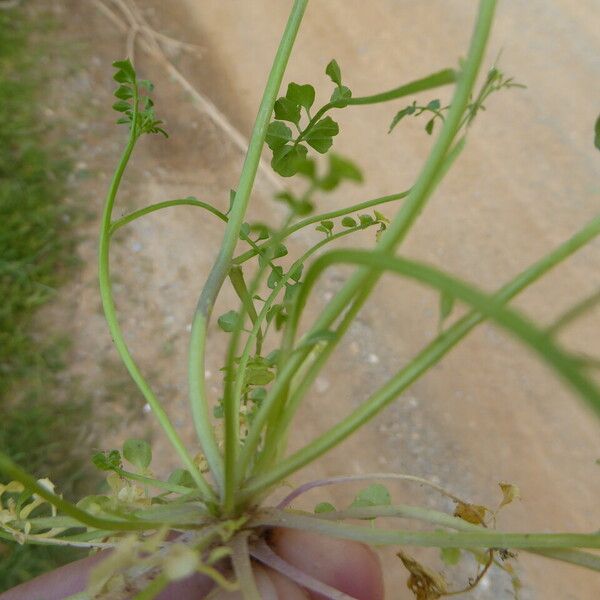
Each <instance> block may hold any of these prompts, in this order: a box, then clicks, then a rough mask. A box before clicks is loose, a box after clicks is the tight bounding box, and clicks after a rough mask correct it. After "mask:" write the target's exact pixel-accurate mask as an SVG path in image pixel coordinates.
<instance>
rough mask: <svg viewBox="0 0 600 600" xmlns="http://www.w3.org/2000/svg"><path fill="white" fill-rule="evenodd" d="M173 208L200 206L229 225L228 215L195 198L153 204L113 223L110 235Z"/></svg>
mask: <svg viewBox="0 0 600 600" xmlns="http://www.w3.org/2000/svg"><path fill="white" fill-rule="evenodd" d="M171 206H199V207H200V208H204V209H205V210H207V211H208V212H210V213H212V214H213V215H215V217H218V218H219V219H221V221H224V222H225V223H227V215H225V214H223V213H222V212H221V211H220V210H217V209H216V208H215V207H214V206H211V205H210V204H208V203H206V202H202V201H201V200H195V199H194V198H180V199H177V200H165V201H164V202H157V203H156V204H151V205H150V206H146V207H144V208H140V209H139V210H136V211H134V212H132V213H130V214H128V215H125V216H124V217H121V218H120V219H117V220H116V221H113V222H112V223H111V225H110V228H109V234H110V235H112V234H113V233H114V232H115V231H117V229H120V228H121V227H123V226H124V225H127V224H128V223H131V222H132V221H135V220H136V219H139V218H140V217H143V216H144V215H148V214H150V213H153V212H155V211H157V210H162V209H163V208H169V207H171Z"/></svg>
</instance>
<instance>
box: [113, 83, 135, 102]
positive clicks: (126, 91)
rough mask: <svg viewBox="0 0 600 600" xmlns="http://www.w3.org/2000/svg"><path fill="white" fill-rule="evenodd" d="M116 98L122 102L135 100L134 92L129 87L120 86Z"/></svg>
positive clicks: (116, 91)
mask: <svg viewBox="0 0 600 600" xmlns="http://www.w3.org/2000/svg"><path fill="white" fill-rule="evenodd" d="M114 95H115V97H116V98H119V99H120V100H129V99H130V98H133V90H132V89H131V88H130V87H129V86H128V85H120V86H119V87H118V88H117V89H116V90H115V93H114Z"/></svg>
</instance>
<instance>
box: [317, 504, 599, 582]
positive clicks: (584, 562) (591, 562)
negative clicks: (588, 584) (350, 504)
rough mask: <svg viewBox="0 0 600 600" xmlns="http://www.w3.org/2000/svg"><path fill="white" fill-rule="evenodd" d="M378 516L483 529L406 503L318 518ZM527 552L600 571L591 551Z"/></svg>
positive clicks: (372, 507)
mask: <svg viewBox="0 0 600 600" xmlns="http://www.w3.org/2000/svg"><path fill="white" fill-rule="evenodd" d="M378 517H381V518H385V517H400V518H405V519H416V520H418V521H424V522H426V523H431V524H433V525H439V526H442V527H448V528H450V529H455V530H457V531H482V528H481V526H479V525H474V524H473V523H468V522H467V521H464V520H463V519H460V518H458V517H453V516H451V515H448V514H446V513H443V512H440V511H437V510H431V509H428V508H422V507H421V506H407V505H402V504H401V505H395V506H369V507H363V508H350V509H348V510H343V511H334V512H330V513H321V514H319V515H318V517H317V518H321V519H324V520H327V521H330V520H331V521H340V520H344V519H374V518H378ZM525 551H526V552H530V553H532V554H540V555H542V556H545V557H547V558H553V559H555V560H560V561H563V562H569V563H571V564H576V565H579V566H582V567H587V568H589V569H593V570H595V571H600V556H598V555H595V554H590V553H588V552H582V551H580V550H573V549H572V548H553V549H550V550H549V549H546V550H544V549H542V548H537V547H533V548H528V549H525Z"/></svg>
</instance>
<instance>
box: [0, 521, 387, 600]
mask: <svg viewBox="0 0 600 600" xmlns="http://www.w3.org/2000/svg"><path fill="white" fill-rule="evenodd" d="M269 543H270V545H271V547H272V548H273V550H274V551H275V552H276V553H277V554H279V556H281V557H282V558H283V559H284V560H286V561H287V562H288V563H290V564H292V565H294V566H295V567H298V568H299V569H302V570H303V571H304V572H305V573H307V574H309V575H311V576H312V577H314V578H315V579H319V580H320V581H322V582H324V583H326V584H328V585H331V586H332V587H335V588H337V589H339V590H340V591H342V592H345V593H346V594H349V595H350V596H352V597H354V598H356V600H383V597H384V592H383V577H382V572H381V565H380V564H379V559H378V558H377V555H376V554H375V553H374V552H373V550H371V549H370V548H369V547H367V546H365V545H364V544H360V543H358V542H351V541H346V540H336V539H333V538H328V537H325V536H322V535H318V534H314V533H307V532H303V531H295V530H289V529H276V530H274V531H273V532H272V533H271V536H270V538H269ZM102 558H103V553H100V554H97V555H95V556H91V557H89V558H85V559H83V560H79V561H76V562H74V563H71V564H69V565H65V566H64V567H61V568H60V569H56V570H55V571H52V572H50V573H46V574H44V575H41V576H40V577H37V578H36V579H33V580H31V581H28V582H26V583H24V584H21V585H19V586H17V587H16V588H13V589H12V590H8V591H7V592H4V593H3V594H0V600H63V599H64V598H66V597H68V596H69V595H72V594H75V593H77V592H81V591H83V590H84V589H85V585H86V581H87V578H88V575H89V573H90V571H91V569H92V568H93V567H94V566H95V565H97V564H98V563H99V562H100V561H101V560H102ZM253 569H254V576H255V579H256V583H257V587H258V589H259V592H260V594H261V597H262V598H263V600H323V596H320V595H318V594H313V593H310V592H307V591H305V590H303V589H302V588H300V587H299V586H297V585H296V584H295V583H293V582H291V581H290V580H289V579H287V578H286V577H284V576H283V575H280V574H279V573H276V572H275V571H273V570H272V569H268V568H266V567H263V566H262V565H255V564H254V566H253ZM212 589H213V583H212V581H211V580H210V579H208V578H206V577H203V576H201V575H197V576H193V577H189V578H187V579H185V580H182V581H179V582H175V583H173V584H171V585H169V587H168V588H167V589H166V590H164V591H163V592H162V593H161V594H159V595H158V596H157V600H169V599H172V598H177V599H178V600H202V599H203V598H207V596H208V594H209V593H210V591H211V590H212ZM210 599H211V600H242V599H243V596H242V595H241V593H240V592H224V591H219V592H216V593H214V592H213V594H211V595H210Z"/></svg>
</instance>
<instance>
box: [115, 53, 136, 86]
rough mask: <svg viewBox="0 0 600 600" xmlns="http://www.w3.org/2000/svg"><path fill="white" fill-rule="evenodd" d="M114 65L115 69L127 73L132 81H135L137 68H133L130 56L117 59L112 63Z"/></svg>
mask: <svg viewBox="0 0 600 600" xmlns="http://www.w3.org/2000/svg"><path fill="white" fill-rule="evenodd" d="M112 66H113V67H114V68H115V69H118V70H119V71H122V72H123V73H125V75H127V76H128V77H129V78H130V81H133V80H134V79H135V69H134V68H133V65H132V64H131V61H130V60H129V59H128V58H126V59H125V60H116V61H115V62H114V63H113V64H112Z"/></svg>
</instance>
